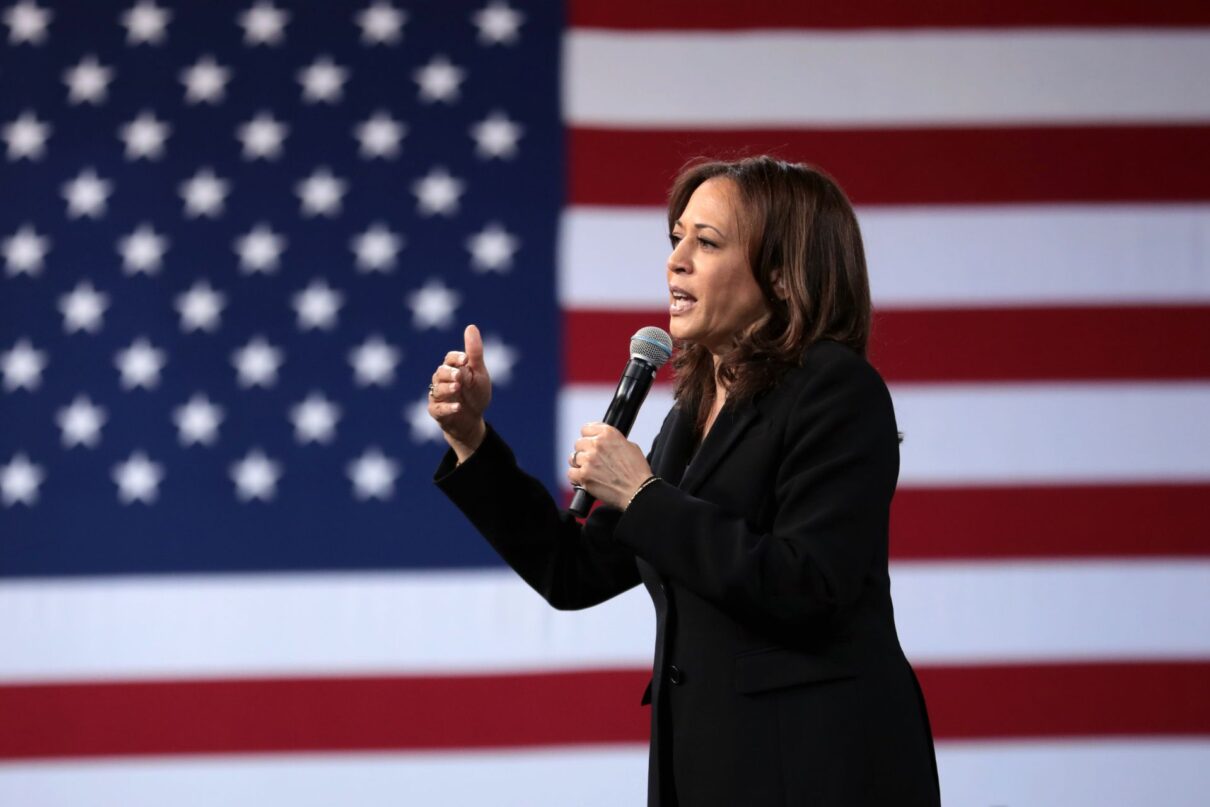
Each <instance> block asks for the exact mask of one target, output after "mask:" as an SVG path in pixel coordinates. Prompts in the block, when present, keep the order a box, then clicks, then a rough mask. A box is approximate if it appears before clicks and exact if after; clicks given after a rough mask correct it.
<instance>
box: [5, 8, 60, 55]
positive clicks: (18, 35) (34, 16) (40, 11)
mask: <svg viewBox="0 0 1210 807" xmlns="http://www.w3.org/2000/svg"><path fill="white" fill-rule="evenodd" d="M52 17H54V13H53V12H51V11H50V9H46V8H42V7H41V6H39V5H38V4H37V3H34V2H30V0H21V2H20V3H17V4H16V5H13V6H9V7H8V8H6V9H5V10H4V24H5V25H7V26H8V41H9V42H11V43H12V44H14V45H19V44H21V43H22V42H28V43H30V44H31V45H41V44H42V43H43V42H45V41H46V27H47V26H48V25H50V21H51V18H52Z"/></svg>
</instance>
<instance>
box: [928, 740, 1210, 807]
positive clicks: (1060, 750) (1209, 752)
mask: <svg viewBox="0 0 1210 807" xmlns="http://www.w3.org/2000/svg"><path fill="white" fill-rule="evenodd" d="M937 767H938V769H939V772H940V775H941V794H942V802H943V803H944V804H950V805H979V806H980V807H984V806H986V805H1005V806H1006V807H1007V806H1008V805H1012V806H1013V807H1016V806H1017V805H1028V807H1106V805H1140V804H1155V805H1161V804H1162V805H1164V807H1200V806H1201V805H1204V804H1205V803H1206V794H1207V793H1210V741H1207V740H1206V739H1204V738H1190V739H1187V740H1175V739H1163V740H1147V739H1141V738H1137V739H1136V738H1130V739H1125V740H1105V741H1091V740H1085V739H1079V740H1068V741H1054V742H1018V743H1012V742H1004V743H993V742H979V743H955V742H947V743H939V744H938V746H937Z"/></svg>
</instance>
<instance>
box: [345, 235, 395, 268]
mask: <svg viewBox="0 0 1210 807" xmlns="http://www.w3.org/2000/svg"><path fill="white" fill-rule="evenodd" d="M403 243H404V241H403V238H402V237H401V236H399V235H398V234H397V233H393V232H391V231H390V230H389V229H387V227H386V226H385V225H383V224H374V225H373V226H371V227H370V228H369V229H368V230H366V231H365V232H364V233H361V234H360V235H358V236H356V237H355V238H354V239H353V240H352V241H351V242H350V246H351V247H352V249H353V252H354V253H355V254H356V255H357V269H358V271H360V272H389V271H391V269H393V268H394V267H395V257H396V256H397V255H398V254H399V250H400V249H402V248H403Z"/></svg>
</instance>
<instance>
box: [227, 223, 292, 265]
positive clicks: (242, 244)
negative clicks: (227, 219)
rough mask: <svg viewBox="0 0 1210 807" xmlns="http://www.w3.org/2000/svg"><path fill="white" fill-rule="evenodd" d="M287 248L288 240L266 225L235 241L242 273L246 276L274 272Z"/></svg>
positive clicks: (257, 226)
mask: <svg viewBox="0 0 1210 807" xmlns="http://www.w3.org/2000/svg"><path fill="white" fill-rule="evenodd" d="M285 248H286V239H285V238H283V237H282V236H280V235H278V234H277V233H275V232H273V230H271V229H269V227H268V226H267V225H264V224H258V225H256V226H255V227H254V228H252V230H251V231H250V232H248V233H247V234H245V235H241V236H240V237H239V238H237V239H235V251H236V252H238V253H239V265H240V271H242V272H244V273H245V274H253V273H255V272H264V273H265V274H269V273H272V272H274V271H275V270H276V269H277V263H278V260H279V259H280V258H281V254H282V251H283V250H284V249H285Z"/></svg>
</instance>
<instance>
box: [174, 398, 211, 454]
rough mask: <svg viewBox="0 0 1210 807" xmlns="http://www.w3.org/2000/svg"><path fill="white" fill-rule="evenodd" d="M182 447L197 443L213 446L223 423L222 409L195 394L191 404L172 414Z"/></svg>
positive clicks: (190, 401) (180, 407)
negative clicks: (219, 427)
mask: <svg viewBox="0 0 1210 807" xmlns="http://www.w3.org/2000/svg"><path fill="white" fill-rule="evenodd" d="M172 419H173V421H175V422H176V428H177V432H178V434H177V437H178V439H180V441H181V445H184V446H191V445H194V444H197V443H200V444H202V445H207V446H208V445H211V444H213V443H214V441H215V440H216V439H217V438H218V426H219V424H220V423H221V422H222V421H223V410H222V407H219V406H215V405H214V404H213V403H211V402H210V401H209V400H208V399H207V398H206V396H205V395H201V394H194V395H193V397H191V398H190V399H189V402H188V403H186V404H185V405H183V406H178V407H177V408H176V409H175V410H173V413H172Z"/></svg>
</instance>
